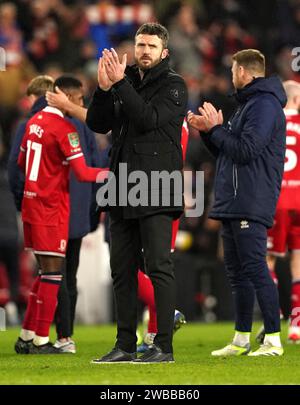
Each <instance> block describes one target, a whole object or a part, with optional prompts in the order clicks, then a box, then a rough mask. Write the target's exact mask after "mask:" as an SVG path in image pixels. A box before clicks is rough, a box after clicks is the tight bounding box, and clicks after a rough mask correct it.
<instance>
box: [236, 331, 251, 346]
mask: <svg viewBox="0 0 300 405" xmlns="http://www.w3.org/2000/svg"><path fill="white" fill-rule="evenodd" d="M232 343H233V344H234V345H236V346H241V347H244V346H246V345H247V344H248V343H250V332H238V331H237V330H236V331H235V335H234V338H233V341H232Z"/></svg>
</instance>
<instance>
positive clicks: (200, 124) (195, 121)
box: [187, 102, 223, 132]
mask: <svg viewBox="0 0 300 405" xmlns="http://www.w3.org/2000/svg"><path fill="white" fill-rule="evenodd" d="M198 110H199V112H200V114H201V115H196V114H194V113H192V112H191V111H189V112H188V116H187V119H188V123H189V124H190V125H191V126H192V127H193V128H195V129H198V131H202V132H208V131H210V130H211V129H212V128H213V127H215V126H216V125H222V124H223V113H222V110H219V111H217V110H216V109H215V107H214V106H213V105H212V104H211V103H206V102H205V103H204V104H203V106H202V107H199V108H198Z"/></svg>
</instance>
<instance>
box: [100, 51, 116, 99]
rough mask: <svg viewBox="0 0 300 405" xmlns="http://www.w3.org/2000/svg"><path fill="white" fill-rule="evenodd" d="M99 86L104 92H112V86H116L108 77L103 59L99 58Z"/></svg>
mask: <svg viewBox="0 0 300 405" xmlns="http://www.w3.org/2000/svg"><path fill="white" fill-rule="evenodd" d="M98 84H99V87H100V89H101V90H104V91H108V90H110V88H111V86H112V85H113V84H114V83H113V82H112V81H111V80H110V79H109V77H108V75H107V72H106V68H105V64H104V59H103V57H102V58H99V63H98Z"/></svg>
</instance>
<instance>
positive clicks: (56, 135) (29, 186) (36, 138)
mask: <svg viewBox="0 0 300 405" xmlns="http://www.w3.org/2000/svg"><path fill="white" fill-rule="evenodd" d="M21 152H23V153H26V170H25V188H24V197H23V202H22V219H23V221H24V222H29V223H31V224H36V225H57V224H59V223H66V222H68V221H69V210H70V208H69V170H70V166H69V163H68V161H69V160H71V159H76V158H79V157H81V156H83V153H82V150H81V146H80V141H79V136H78V134H77V131H76V128H75V127H74V126H73V125H72V124H71V123H70V122H68V121H66V120H65V119H64V117H63V114H62V113H61V112H60V111H59V110H57V109H56V108H52V107H46V108H45V109H44V110H42V111H40V112H38V113H37V114H35V115H34V116H33V117H32V118H31V119H30V120H29V121H28V123H27V126H26V132H25V135H24V138H23V142H22V145H21Z"/></svg>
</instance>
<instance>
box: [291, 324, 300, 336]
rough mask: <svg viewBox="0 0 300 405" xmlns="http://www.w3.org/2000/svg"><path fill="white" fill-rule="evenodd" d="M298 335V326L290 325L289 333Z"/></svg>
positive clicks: (299, 330)
mask: <svg viewBox="0 0 300 405" xmlns="http://www.w3.org/2000/svg"><path fill="white" fill-rule="evenodd" d="M293 334H295V335H300V326H290V327H289V335H293Z"/></svg>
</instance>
